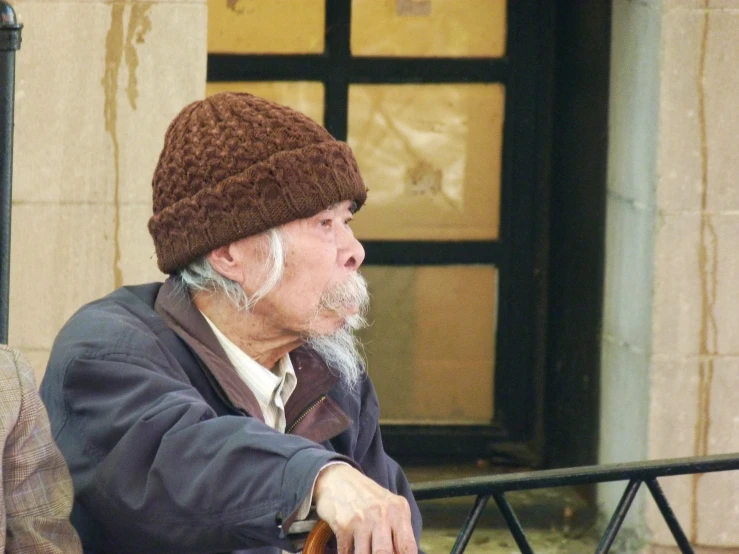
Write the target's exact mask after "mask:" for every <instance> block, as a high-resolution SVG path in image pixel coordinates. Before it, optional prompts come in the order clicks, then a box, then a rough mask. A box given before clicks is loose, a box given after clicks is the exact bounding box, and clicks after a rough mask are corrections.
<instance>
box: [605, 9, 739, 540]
mask: <svg viewBox="0 0 739 554" xmlns="http://www.w3.org/2000/svg"><path fill="white" fill-rule="evenodd" d="M613 23H614V25H613V61H612V74H611V78H612V84H611V114H610V122H611V125H610V134H609V139H610V145H609V200H608V203H609V205H608V222H607V228H608V231H607V236H608V243H607V253H606V258H607V261H606V265H607V268H608V269H607V271H606V274H607V278H606V297H605V307H606V310H605V321H604V338H603V367H602V371H603V389H602V399H603V414H602V425H601V461H603V462H609V461H624V460H626V459H640V458H653V459H655V458H670V457H681V456H694V455H707V454H718V453H725V452H737V451H739V434H737V433H736V428H737V423H739V392H737V391H739V316H737V308H739V302H737V296H738V295H737V292H738V289H739V256H737V252H739V178H738V177H737V176H738V175H739V154H738V153H737V152H738V151H737V148H736V146H735V145H736V136H737V133H739V96H737V95H736V94H734V93H733V92H732V91H734V90H736V89H737V86H739V56H737V55H736V52H737V47H736V45H737V44H739V3H737V2H735V1H731V0H702V1H696V0H661V1H658V0H654V1H638V2H637V1H632V0H615V1H614V10H613ZM663 487H664V489H665V492H666V494H667V496H668V498H669V499H670V500H671V501H672V502H673V504H674V508H675V511H676V514H677V516H678V519H679V520H680V521H681V523H682V525H683V528H684V529H685V530H686V532H687V534H688V536H689V538H690V539H691V541H692V542H693V543H694V544H695V545H696V546H697V551H698V552H705V553H709V552H711V553H714V552H736V551H737V548H739V525H737V523H736V522H737V521H739V475H737V474H736V473H719V474H708V475H704V476H700V475H698V476H687V477H673V478H669V479H665V480H664V481H663ZM600 492H601V495H600V500H601V503H602V504H603V507H604V508H606V509H610V508H611V507H613V506H615V502H617V500H618V495H620V492H621V490H620V489H617V488H614V487H613V486H607V487H603V488H602V489H601V491H600ZM646 506H647V509H646V518H640V517H639V515H638V513H637V516H636V517H635V518H633V519H632V521H631V522H630V524H631V526H632V528H634V529H637V530H638V531H644V530H645V529H646V534H643V535H642V536H644V537H645V538H646V539H647V540H648V541H649V542H650V543H651V544H652V549H653V550H654V551H655V552H660V553H667V552H670V553H671V552H677V549H676V547H674V546H673V545H674V541H673V539H672V536H671V534H670V532H669V530H668V529H667V527H666V525H665V524H664V523H663V522H662V520H661V518H660V516H659V513H658V511H657V510H656V508H655V507H654V506H653V504H652V503H651V501H647V502H646ZM645 523H646V527H645V526H644V524H645Z"/></svg>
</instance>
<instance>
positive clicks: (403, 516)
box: [392, 499, 418, 554]
mask: <svg viewBox="0 0 739 554" xmlns="http://www.w3.org/2000/svg"><path fill="white" fill-rule="evenodd" d="M398 511H399V512H400V513H399V514H398V517H395V518H393V536H392V540H393V545H394V547H395V553H396V554H417V552H418V546H417V545H416V536H415V535H414V534H413V525H411V510H410V507H409V506H408V502H406V501H405V499H403V503H402V506H401V507H399V508H398Z"/></svg>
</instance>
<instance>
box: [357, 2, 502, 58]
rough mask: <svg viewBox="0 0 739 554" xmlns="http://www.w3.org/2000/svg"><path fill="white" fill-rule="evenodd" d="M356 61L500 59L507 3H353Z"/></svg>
mask: <svg viewBox="0 0 739 554" xmlns="http://www.w3.org/2000/svg"><path fill="white" fill-rule="evenodd" d="M351 26H352V29H351V32H352V35H351V48H352V53H353V54H354V55H355V56H414V57H417V56H452V57H464V56H469V57H474V56H484V57H500V56H503V55H504V54H505V43H506V0H352V23H351Z"/></svg>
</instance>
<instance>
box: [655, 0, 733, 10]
mask: <svg viewBox="0 0 739 554" xmlns="http://www.w3.org/2000/svg"><path fill="white" fill-rule="evenodd" d="M646 1H647V2H648V3H650V4H655V5H660V4H661V5H662V7H663V9H664V10H665V11H668V10H708V11H712V10H721V11H733V10H736V9H739V4H737V2H736V0H646Z"/></svg>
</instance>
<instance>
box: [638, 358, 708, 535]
mask: <svg viewBox="0 0 739 554" xmlns="http://www.w3.org/2000/svg"><path fill="white" fill-rule="evenodd" d="M698 385H699V379H698V360H697V358H688V359H676V358H668V357H662V358H653V359H652V371H651V377H650V391H651V396H650V408H649V458H650V459H652V460H659V459H665V458H680V457H685V456H693V455H695V437H696V423H697V420H698V418H697V408H698ZM659 483H660V485H661V487H662V490H663V491H664V493H665V495H666V496H667V499H668V501H669V502H670V504H671V505H672V507H673V510H674V511H675V515H676V516H677V518H678V521H680V523H681V525H682V526H683V528H684V529H688V528H689V527H688V525H689V524H690V523H691V518H692V514H693V477H691V476H678V477H669V478H663V479H660V480H659ZM647 524H648V526H649V530H650V532H651V533H652V540H653V542H655V543H657V544H672V543H673V542H674V541H673V539H672V534H671V533H670V530H669V529H668V528H667V525H666V524H665V523H664V520H663V519H662V516H661V515H660V513H659V510H658V509H657V506H656V505H655V503H654V502H653V501H652V500H651V497H650V500H648V501H647Z"/></svg>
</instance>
